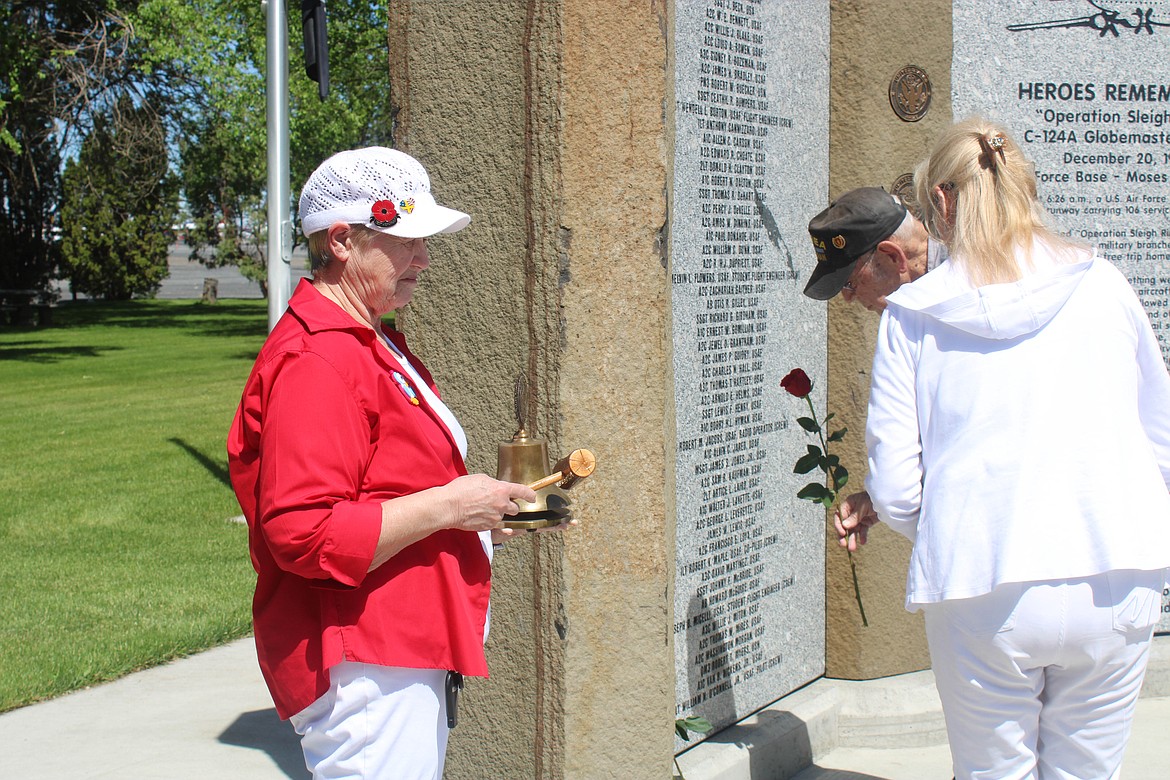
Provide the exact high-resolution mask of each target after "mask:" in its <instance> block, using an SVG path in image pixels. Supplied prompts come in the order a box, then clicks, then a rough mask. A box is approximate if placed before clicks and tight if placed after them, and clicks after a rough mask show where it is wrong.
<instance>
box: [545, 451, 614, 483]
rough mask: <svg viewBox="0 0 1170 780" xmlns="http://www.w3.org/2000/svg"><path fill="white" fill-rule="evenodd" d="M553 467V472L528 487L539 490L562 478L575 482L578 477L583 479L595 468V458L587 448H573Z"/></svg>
mask: <svg viewBox="0 0 1170 780" xmlns="http://www.w3.org/2000/svg"><path fill="white" fill-rule="evenodd" d="M553 468H554V469H556V471H555V472H554V473H552V474H549V475H548V476H547V477H541V478H540V479H538V480H536V481H535V482H533V483H531V484H529V485H528V487H530V488H531V489H533V490H540V489H541V488H546V487H548V486H549V485H553V484H556V483H557V482H560V481H562V480H564V481H566V482H568V481H569V480H572V481H574V482H575V481H577V480H578V479H583V478H585V477H587V476H589V475H590V474H592V473H593V470H594V469H595V468H597V458H595V457H593V453H592V452H590V451H589V450H573V451H572V452H570V453H569V454H568V455H566V456H565V457H563V458H561V459H560V460H558V461H557V464H556V465H555V466H553Z"/></svg>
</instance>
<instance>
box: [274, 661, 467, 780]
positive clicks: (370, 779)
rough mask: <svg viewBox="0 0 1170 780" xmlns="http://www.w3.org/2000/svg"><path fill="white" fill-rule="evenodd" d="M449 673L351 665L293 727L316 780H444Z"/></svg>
mask: <svg viewBox="0 0 1170 780" xmlns="http://www.w3.org/2000/svg"><path fill="white" fill-rule="evenodd" d="M446 680H447V672H446V671H445V670H441V669H403V668H400V667H392V666H377V665H374V664H362V663H355V662H352V661H345V662H342V663H340V664H338V665H337V666H334V667H331V668H330V669H329V682H330V686H329V690H328V691H326V692H325V694H324V695H323V696H322V697H321V698H319V699H317V701H315V702H313V703H312V704H310V705H309V706H308V707H306V708H305V709H303V710H301V711H300V712H298V713H297V714H296V715H293V716H292V718H290V721H291V722H292V724H293V728H295V729H296V732H297V733H298V734H300V735H301V748H302V749H303V750H304V752H305V766H307V767H308V768H309V771H310V772H312V773H313V780H390V779H391V778H392V779H393V780H441V778H442V777H443V759H444V756H445V754H446V752H447V733H448V729H447V706H446V704H447V703H446V698H445V696H444V684H445V683H446Z"/></svg>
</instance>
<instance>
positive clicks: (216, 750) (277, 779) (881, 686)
mask: <svg viewBox="0 0 1170 780" xmlns="http://www.w3.org/2000/svg"><path fill="white" fill-rule="evenodd" d="M1167 640H1170V637H1161V638H1159V639H1158V640H1156V641H1155V653H1154V657H1153V658H1152V664H1151V669H1150V675H1148V676H1147V680H1146V686H1147V693H1148V694H1158V695H1152V696H1150V695H1148V696H1146V697H1144V698H1143V699H1142V700H1141V701H1140V702H1139V703H1138V711H1137V717H1136V720H1135V724H1134V736H1133V739H1132V740H1131V742H1130V746H1129V750H1128V753H1127V755H1126V760H1125V767H1124V778H1125V780H1165V779H1166V778H1168V777H1170V750H1168V749H1167V735H1168V734H1170V695H1167V691H1168V690H1170V663H1166V662H1165V661H1166V660H1167V659H1168V657H1170V642H1168V641H1167ZM818 689H819V692H818ZM800 697H803V698H804V699H806V700H810V701H811V700H821V701H832V702H835V704H834V705H833V706H832V707H828V708H822V709H823V710H824V711H826V712H828V711H829V710H831V711H832V712H831V718H830V719H829V720H826V719H822V718H819V717H813V716H810V715H808V714H807V713H808V712H810V711H811V710H808V709H805V710H802V709H801V708H800V707H797V706H791V705H790V706H789V707H788V709H787V710H786V708H785V702H786V701H788V699H782V700H781V701H780V702H777V703H776V704H775V705H772V706H771V707H769V708H767V709H766V710H764V711H761V712H760V713H757V714H756V715H755V716H753V718H749V719H748V721H745V722H744V725H741V726H736V727H734V728H733V729H729V730H728V731H727V732H723V733H721V734H720V735H719V736H717V737H715V738H713V739H712V740H711V741H710V742H712V743H715V742H720V741H723V742H725V743H726V744H724V745H722V746H718V745H715V744H707V745H706V746H705V747H706V748H711V749H718V748H719V747H723V748H725V749H726V750H727V751H728V752H731V751H739V752H743V753H746V754H748V755H746V756H745V758H746V759H747V760H746V762H739V764H740V767H739V768H737V769H732V768H731V767H730V766H729V765H728V764H727V763H726V762H722V761H712V762H710V763H706V762H696V761H695V759H696V758H697V757H698V753H697V752H696V753H686V754H683V756H680V763H681V765H682V768H683V770H684V771H685V772H686V778H687V780H709V778H715V777H720V778H725V779H729V778H741V777H742V778H747V777H752V778H755V779H756V780H760V778H774V777H776V776H777V775H776V771H777V769H778V766H779V764H781V763H784V762H783V761H776V760H774V759H775V758H776V757H775V756H771V757H770V756H769V755H768V752H769V751H768V750H767V749H757V750H754V751H753V750H752V743H753V740H752V739H738V738H736V736H735V733H736V732H737V730H742V732H743V733H751V729H752V728H753V725H752V723H751V721H753V720H759V721H762V722H764V723H765V725H766V724H767V722H768V721H769V720H770V719H772V720H773V722H779V721H780V720H782V719H783V717H785V716H786V717H787V718H788V719H789V720H794V718H793V713H797V714H798V715H799V714H801V713H804V715H803V717H804V721H805V723H804V724H800V725H801V726H803V727H805V729H806V733H807V732H814V731H819V732H821V733H822V734H823V733H824V732H825V731H826V729H828V728H830V727H831V729H832V730H833V732H834V733H833V735H832V736H831V738H830V739H829V742H828V743H826V742H825V741H824V740H814V741H817V742H818V743H819V744H829V747H828V748H827V749H819V750H818V749H815V748H814V750H813V751H812V756H811V758H812V766H810V767H809V768H807V769H805V770H804V771H802V772H801V773H800V774H798V775H796V780H933V779H935V778H938V779H939V780H946V779H947V778H950V776H951V770H950V758H949V754H948V752H947V748H946V745H945V742H944V738H943V736H942V735H941V732H940V731H939V729H938V724H939V723H940V721H941V713H940V711H939V710H938V709H937V694H935V693H933V677H931V676H930V672H917V673H915V674H913V675H901V676H899V677H894V678H886V679H884V680H873V681H868V682H862V683H857V682H845V681H838V680H824V679H822V680H818V681H816V682H814V683H813V684H812V685H810V686H807V687H806V688H805V689H802V691H801V692H798V693H797V694H793V697H790V698H792V699H796V698H800ZM772 711H775V712H776V713H780V715H775V714H774V713H772ZM770 713H772V714H770ZM773 716H774V719H773ZM757 736H758V732H757ZM721 738H722V739H721ZM805 744H809V742H808V740H807V739H806V743H805ZM846 744H848V745H850V747H844V746H843V745H846ZM864 745H870V746H869V747H864ZM872 745H888V746H889V747H874V746H872ZM0 746H2V758H0V761H2V765H3V776H4V777H13V778H22V780H23V779H26V778H27V779H28V780H99V779H100V780H114V779H115V778H117V780H233V779H234V778H247V779H248V780H306V778H308V777H309V773H308V772H307V771H306V770H305V767H304V761H303V759H302V757H301V750H300V744H299V742H298V740H297V736H296V734H295V733H293V730H292V727H291V726H289V725H288V723H285V722H282V721H280V720H279V719H278V718H277V716H276V711H275V710H274V709H273V707H272V700H271V699H270V698H269V697H268V690H267V688H265V686H264V681H263V679H262V678H261V676H260V670H259V668H258V667H257V665H256V655H255V648H254V645H253V643H252V640H251V639H250V638H248V639H242V640H239V641H237V642H233V643H231V644H229V645H225V646H223V647H220V648H216V649H214V650H209V651H207V652H205V653H200V654H199V655H196V656H192V657H191V658H186V659H183V660H180V661H175V662H173V663H170V664H167V665H165V666H160V667H156V668H154V669H148V670H146V671H142V672H138V673H136V674H132V675H130V676H128V677H125V678H123V679H121V680H118V681H116V682H112V683H108V684H106V685H101V686H98V687H95V688H90V689H87V690H83V691H78V692H76V693H72V694H69V695H67V696H62V697H60V698H58V699H53V700H51V701H48V702H44V703H42V704H36V705H33V706H30V707H25V708H22V709H19V710H14V711H12V712H8V713H5V714H3V715H0ZM756 747H757V748H763V746H762V745H759V744H757V745H756ZM700 752H701V751H700ZM788 758H792V757H791V756H789V757H788ZM806 761H807V759H806ZM697 763H704V764H705V765H704V766H698V765H696V764H697ZM720 763H723V764H724V766H723V768H722V769H717V768H716V764H720ZM803 765H807V764H803ZM492 780H511V779H510V778H493V779H492ZM631 780H642V779H641V778H631ZM646 780H660V779H659V778H646Z"/></svg>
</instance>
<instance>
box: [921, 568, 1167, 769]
mask: <svg viewBox="0 0 1170 780" xmlns="http://www.w3.org/2000/svg"><path fill="white" fill-rule="evenodd" d="M1165 578H1166V572H1165V571H1155V572H1141V571H1115V572H1107V573H1105V574H1099V575H1096V576H1094V577H1087V578H1081V579H1073V580H1061V581H1047V582H1031V583H1015V584H1008V585H1001V586H1000V587H998V588H996V589H995V590H994V591H992V592H991V593H989V594H987V595H985V596H979V597H977V598H971V599H955V600H950V601H944V602H940V603H937V604H929V605H925V606H924V610H925V612H926V634H927V639H928V641H929V644H930V659H931V664H932V666H933V667H934V675H935V680H936V683H937V685H938V692H939V696H940V697H941V699H942V704H943V714H944V715H945V717H946V724H947V736H948V738H949V740H950V746H951V755H952V758H953V760H954V771H955V777H956V778H957V780H974V779H976V778H978V779H979V780H1057V779H1058V778H1059V779H1060V780H1097V779H1099V780H1105V779H1106V778H1110V779H1115V778H1118V777H1120V772H1121V759H1122V754H1123V753H1124V751H1125V744H1126V742H1127V741H1128V739H1129V732H1130V724H1131V722H1132V719H1133V712H1134V706H1135V704H1136V703H1137V697H1138V693H1139V692H1140V691H1141V686H1142V679H1143V677H1144V676H1145V671H1146V662H1147V660H1148V658H1149V649H1150V637H1151V636H1152V634H1153V629H1154V623H1155V622H1156V621H1157V619H1158V615H1159V610H1160V608H1161V593H1162V587H1163V585H1164V583H1165Z"/></svg>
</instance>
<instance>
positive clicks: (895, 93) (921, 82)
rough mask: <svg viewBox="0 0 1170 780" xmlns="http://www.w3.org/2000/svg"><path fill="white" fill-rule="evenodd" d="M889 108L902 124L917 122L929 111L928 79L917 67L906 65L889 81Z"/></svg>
mask: <svg viewBox="0 0 1170 780" xmlns="http://www.w3.org/2000/svg"><path fill="white" fill-rule="evenodd" d="M890 107H891V108H892V109H894V113H895V114H897V115H898V118H899V119H901V120H902V121H904V122H917V121H918V120H919V119H921V118H922V117H924V116H926V112H927V111H928V110H929V109H930V77H929V76H927V75H926V71H924V70H923V69H922V68H920V67H918V66H917V65H907V66H906V67H904V68H902V69H901V70H900V71H898V72H897V73H895V74H894V77H893V78H892V79H890Z"/></svg>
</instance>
